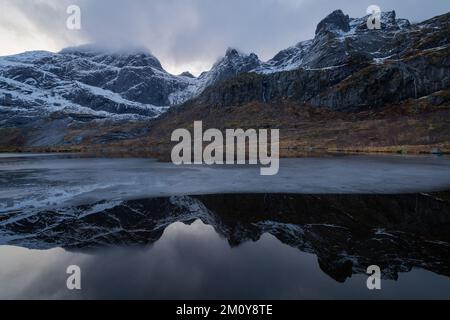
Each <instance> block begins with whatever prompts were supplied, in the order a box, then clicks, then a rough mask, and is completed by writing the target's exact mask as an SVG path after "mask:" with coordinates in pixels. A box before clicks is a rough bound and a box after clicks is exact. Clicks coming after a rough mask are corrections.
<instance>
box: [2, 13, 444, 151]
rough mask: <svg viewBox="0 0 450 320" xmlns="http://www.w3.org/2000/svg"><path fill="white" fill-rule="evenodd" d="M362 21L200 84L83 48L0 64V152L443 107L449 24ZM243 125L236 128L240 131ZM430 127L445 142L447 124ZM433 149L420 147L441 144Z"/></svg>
mask: <svg viewBox="0 0 450 320" xmlns="http://www.w3.org/2000/svg"><path fill="white" fill-rule="evenodd" d="M366 20H367V17H362V18H357V19H353V18H349V17H348V16H346V15H345V14H344V13H343V12H342V11H341V10H337V11H334V12H333V13H331V14H330V15H329V16H327V17H326V18H325V19H323V20H322V21H321V22H320V23H319V24H318V26H317V31H316V35H315V37H314V39H311V40H308V41H304V42H301V43H299V44H297V45H295V46H293V47H291V48H288V49H286V50H283V51H281V52H280V53H278V54H277V55H276V56H275V57H274V58H273V59H271V60H269V61H267V62H262V61H260V60H259V58H258V57H257V56H256V55H255V54H249V55H247V54H243V53H241V52H239V51H238V50H235V49H229V50H227V52H226V54H225V56H224V57H223V58H222V59H220V60H218V61H217V62H216V64H215V65H214V66H213V67H212V69H211V70H210V71H208V72H205V73H203V74H202V75H200V76H199V77H198V78H195V77H193V76H192V75H190V74H187V73H184V74H181V75H179V76H175V75H171V74H169V73H167V72H166V71H165V70H164V69H163V68H162V66H161V64H160V63H159V61H158V60H157V59H156V58H155V57H154V56H152V55H151V54H150V53H148V52H146V51H144V50H142V49H129V50H127V51H107V50H106V49H101V48H98V47H95V46H84V47H77V48H69V49H65V50H63V51H61V52H60V53H57V54H53V53H48V52H33V53H25V54H22V55H17V56H12V57H3V58H0V113H1V120H0V131H1V130H3V132H6V131H4V130H6V129H7V130H9V131H8V136H7V138H3V139H0V145H2V146H30V147H31V146H37V147H42V146H55V145H59V146H72V145H86V144H89V143H92V142H93V141H97V142H98V141H100V142H101V143H102V144H105V143H110V142H114V141H117V139H119V140H125V141H127V140H129V139H132V140H133V143H136V141H135V140H136V139H139V138H145V139H147V138H148V137H147V135H148V134H150V135H153V136H154V137H155V136H156V137H162V136H163V133H164V134H165V132H166V131H167V130H168V129H169V128H172V125H167V126H166V125H165V123H171V124H173V123H183V124H184V123H186V120H187V119H190V120H191V116H192V114H197V118H196V119H195V120H202V119H203V118H205V119H206V118H211V117H218V119H217V121H218V122H219V123H223V121H221V118H220V117H223V116H224V114H223V112H222V111H220V110H221V109H225V110H227V109H229V111H230V112H237V111H236V110H239V108H238V107H240V106H248V105H260V106H262V109H265V108H266V107H265V106H268V105H271V106H273V107H274V108H276V106H277V105H278V106H281V107H282V106H283V105H286V104H287V105H295V106H296V107H295V108H296V109H298V110H301V108H302V106H303V107H304V108H305V110H310V108H319V110H322V109H323V110H328V111H326V112H325V113H329V114H334V115H335V116H336V117H338V118H341V116H338V115H337V114H336V112H338V113H339V112H344V113H364V112H366V113H367V112H372V111H373V112H376V113H378V112H381V113H383V114H384V115H385V116H389V115H387V114H386V112H385V111H383V110H391V111H390V112H395V111H394V110H395V106H396V105H399V106H400V107H399V108H400V110H403V111H404V108H405V106H406V105H410V104H412V105H413V106H419V105H420V106H422V107H415V108H416V109H417V110H421V111H419V113H421V114H422V113H423V112H426V113H429V112H431V110H435V111H436V110H437V109H439V110H440V111H439V112H441V111H442V108H444V107H448V106H449V103H448V99H447V90H448V88H450V58H449V57H450V54H449V53H450V38H449V34H450V23H449V21H450V14H449V13H447V14H444V15H441V16H438V17H435V18H433V19H429V20H427V21H424V22H422V23H418V24H410V23H409V22H408V21H407V20H404V19H397V17H396V14H395V12H386V13H383V14H382V29H381V30H368V29H367V26H366ZM421 99H422V100H421ZM423 105H426V106H425V107H423ZM169 107H170V112H169V113H168V114H165V115H164V116H162V117H161V115H162V114H164V113H165V112H166V111H167V110H168V109H169ZM281 107H280V108H281ZM200 110H201V111H200ZM424 110H426V111H424ZM403 111H402V112H403ZM301 112H303V111H301ZM433 112H434V111H433ZM436 112H437V111H436ZM250 113H251V112H250ZM319 113H322V112H319ZM406 113H408V114H410V113H411V112H410V111H407V112H406ZM273 116H274V119H279V120H280V121H281V122H279V123H276V121H275V122H273V123H274V124H276V125H277V126H280V127H282V126H283V124H284V123H283V122H282V121H284V120H283V119H284V117H283V115H280V114H277V112H276V110H274V115H273ZM158 117H160V118H158ZM342 117H344V118H345V117H346V116H345V115H344V116H342ZM418 117H420V115H418ZM152 118H158V119H156V120H155V121H150V122H149V120H150V119H152ZM243 119H244V120H243V121H242V123H239V121H238V120H236V121H237V123H234V125H235V126H236V125H237V126H239V125H246V124H247V123H246V122H245V121H246V120H245V117H244V118H243ZM130 120H132V121H133V123H130ZM190 120H189V121H190ZM398 121H400V122H401V121H402V120H401V118H399V120H398ZM213 122H215V121H213ZM259 124H260V125H262V124H265V122H264V121H262V120H261V123H259ZM256 125H257V126H258V123H256ZM265 125H266V124H265ZM436 125H438V126H439V127H442V126H443V128H444V130H443V131H441V132H447V131H446V128H447V127H446V125H445V124H442V123H439V124H436ZM258 127H259V126H258ZM432 127H433V126H432ZM1 128H3V129H1ZM112 128H115V129H112ZM155 128H160V130H161V132H159V131H156V132H155V130H156V129H155ZM49 130H50V131H49ZM397 134H398V133H397ZM425 134H426V135H427V136H431V137H432V135H431V133H429V134H427V133H426V132H425ZM49 135H51V136H52V137H53V138H51V139H49V138H44V137H46V136H49ZM8 137H9V138H8ZM439 137H440V138H439V139H437V140H436V139H429V141H430V142H429V143H430V144H431V143H436V142H437V141H439V144H442V143H444V144H445V143H446V142H445V139H442V136H441V135H439ZM164 139H166V137H165V135H164ZM156 140H157V139H156ZM399 140H401V139H399ZM431 141H434V142H431ZM407 142H408V144H411V143H412V144H419V143H420V144H424V143H423V141H414V139H413V138H411V139H408V141H407ZM129 143H131V142H129ZM426 144H427V143H425V145H426ZM384 145H386V143H385V144H384Z"/></svg>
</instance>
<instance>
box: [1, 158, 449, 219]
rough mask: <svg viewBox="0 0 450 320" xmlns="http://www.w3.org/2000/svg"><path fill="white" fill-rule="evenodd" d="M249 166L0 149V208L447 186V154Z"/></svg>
mask: <svg viewBox="0 0 450 320" xmlns="http://www.w3.org/2000/svg"><path fill="white" fill-rule="evenodd" d="M259 172H260V171H259V167H256V166H225V165H224V166H212V167H211V166H175V165H173V164H171V163H160V162H156V161H153V160H150V159H107V158H93V159H91V158H83V157H77V156H74V155H23V154H3V155H1V156H0V182H1V185H2V187H1V189H0V213H1V212H7V211H11V210H23V209H26V208H27V209H42V208H46V207H54V206H56V207H59V206H73V205H80V204H88V203H95V202H98V201H102V200H107V201H115V200H116V201H119V200H130V199H142V198H148V197H163V196H173V195H200V194H228V193H303V194H354V193H357V194H364V193H377V194H396V193H418V192H431V191H442V190H448V189H450V159H449V158H448V157H433V156H423V157H413V156H340V157H329V158H302V159H282V160H281V162H280V172H279V174H278V175H276V176H261V175H260V174H259Z"/></svg>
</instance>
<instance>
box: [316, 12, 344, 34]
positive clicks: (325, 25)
mask: <svg viewBox="0 0 450 320" xmlns="http://www.w3.org/2000/svg"><path fill="white" fill-rule="evenodd" d="M335 30H340V31H344V32H348V31H349V30H350V17H349V16H348V15H345V14H344V13H343V12H342V10H335V11H333V12H332V13H330V14H329V15H328V16H326V17H325V18H324V19H323V20H322V21H320V22H319V24H318V25H317V29H316V35H317V34H319V33H321V32H327V31H335Z"/></svg>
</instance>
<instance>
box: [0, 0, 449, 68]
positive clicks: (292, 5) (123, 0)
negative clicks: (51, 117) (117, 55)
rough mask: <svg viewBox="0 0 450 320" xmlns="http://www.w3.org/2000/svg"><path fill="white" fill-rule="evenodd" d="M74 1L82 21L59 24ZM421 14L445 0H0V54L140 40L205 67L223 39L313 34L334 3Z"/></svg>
mask: <svg viewBox="0 0 450 320" xmlns="http://www.w3.org/2000/svg"><path fill="white" fill-rule="evenodd" d="M70 4H76V5H78V6H80V8H81V13H82V17H81V18H82V19H81V21H82V28H81V30H79V31H71V30H68V29H67V28H66V20H67V17H68V14H67V13H66V9H67V6H68V5H70ZM372 4H376V5H378V6H380V7H381V9H382V10H383V11H389V10H396V11H397V16H398V17H401V18H408V19H410V20H411V21H413V22H415V21H421V20H424V19H427V18H431V17H433V16H435V15H438V14H443V13H446V12H449V11H450V1H449V0H369V1H366V0H347V1H343V0H332V1H330V0H0V55H8V54H14V53H19V52H23V51H30V50H48V51H55V52H56V51H59V50H60V49H62V48H64V47H67V46H72V45H79V44H83V43H89V42H108V43H110V44H114V45H130V44H133V45H139V46H145V47H147V48H149V49H150V50H151V52H152V53H153V54H154V55H155V56H157V57H158V59H160V60H161V62H162V64H163V66H164V67H165V68H166V69H167V70H168V71H169V72H172V73H181V72H182V71H185V70H189V71H191V72H193V73H195V74H199V73H200V72H201V71H203V70H207V69H209V68H210V67H211V65H212V64H213V63H214V62H215V61H216V60H217V59H218V58H219V57H220V56H222V55H223V54H224V52H225V50H226V49H227V48H228V47H235V48H238V49H240V50H242V51H244V52H255V53H256V54H258V56H259V57H260V58H261V59H263V60H267V59H270V58H271V57H273V56H274V55H275V54H276V53H277V52H278V51H280V50H281V49H284V48H286V47H289V46H291V45H293V44H295V43H297V42H299V41H301V40H307V39H310V38H312V37H313V36H314V31H315V28H316V25H317V23H318V22H319V21H320V20H321V19H322V18H324V17H325V16H326V15H327V14H329V13H330V12H332V11H333V10H335V9H342V10H343V11H344V12H345V13H347V14H349V15H350V16H351V17H361V16H364V15H365V14H366V8H367V7H368V6H369V5H372Z"/></svg>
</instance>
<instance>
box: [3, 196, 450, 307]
mask: <svg viewBox="0 0 450 320" xmlns="http://www.w3.org/2000/svg"><path fill="white" fill-rule="evenodd" d="M446 198H448V195H447V194H446V193H441V194H433V195H426V194H414V195H408V194H406V195H294V194H239V195H238V194H236V195H205V196H192V197H189V196H174V197H169V198H150V199H142V200H134V201H119V202H101V203H97V204H94V205H86V206H79V207H74V208H65V209H58V210H54V211H43V212H40V213H39V214H33V215H31V216H26V215H19V214H18V213H17V212H16V213H10V215H4V216H2V217H1V221H0V239H1V242H0V244H2V245H8V246H16V247H26V248H31V249H52V248H64V249H66V251H63V252H62V253H61V252H59V251H58V250H61V249H53V250H50V251H43V252H40V254H42V255H45V254H49V255H51V254H50V253H51V252H55V250H57V251H58V252H59V253H60V255H62V256H64V255H68V257H69V258H68V259H69V260H73V259H75V260H77V258H80V257H84V258H83V259H81V260H82V261H81V262H80V261H79V262H77V263H79V264H80V265H81V266H82V268H83V264H84V263H86V264H88V265H89V262H88V261H91V263H90V266H84V267H85V268H86V269H87V270H91V272H89V271H85V272H84V277H87V278H90V280H89V281H91V284H92V285H93V284H94V283H97V282H98V281H100V282H102V285H101V288H102V289H101V290H100V289H99V288H96V289H93V288H91V289H92V290H91V291H89V292H90V293H88V290H85V291H84V294H85V295H87V296H89V297H91V298H98V297H102V298H104V297H113V298H114V297H121V298H123V297H124V296H123V295H122V294H124V293H125V292H127V290H126V288H122V289H123V290H117V288H121V287H123V286H124V284H122V285H117V283H116V282H117V281H118V282H125V283H127V285H125V286H126V287H127V288H128V289H130V288H129V287H128V286H130V285H131V284H132V283H134V284H135V285H136V286H137V287H134V288H135V289H134V290H133V291H132V292H128V293H127V294H126V296H125V297H140V298H183V297H184V298H195V297H203V298H208V296H205V294H206V293H208V294H210V296H209V297H210V298H216V297H220V298H226V297H228V298H236V297H237V298H268V297H269V298H274V297H275V298H276V297H285V298H301V297H303V298H311V297H316V298H327V297H328V298H329V297H331V296H333V295H337V296H334V297H335V298H342V297H363V296H366V295H368V294H369V293H368V292H365V291H368V290H367V288H366V286H365V279H367V275H366V269H367V267H368V266H370V265H373V264H375V265H378V266H380V267H381V269H382V272H383V279H384V280H399V274H403V273H411V275H417V274H418V273H420V274H422V273H423V274H426V275H422V276H420V279H419V278H418V277H417V276H414V278H415V279H418V280H419V282H421V283H422V282H424V281H426V279H428V278H432V279H431V280H429V281H428V284H431V283H433V279H435V277H438V278H439V281H437V280H436V279H435V280H436V284H433V286H434V288H437V289H436V290H434V289H433V290H434V291H433V292H432V293H431V292H425V293H424V292H421V293H420V294H422V295H424V296H422V297H431V296H434V297H441V298H442V297H446V298H450V278H449V277H450V247H449V243H450V201H447V200H445V199H446ZM18 217H20V218H18ZM191 224H192V225H191ZM189 225H191V226H189ZM205 230H206V231H205ZM227 242H228V243H227ZM168 243H169V244H170V243H171V245H168ZM148 245H151V246H150V247H148ZM130 247H131V248H130ZM0 248H1V250H0V257H2V261H7V260H8V261H9V262H8V263H9V264H11V265H14V263H19V262H14V261H15V260H17V259H8V252H11V251H14V250H13V249H12V247H6V246H4V247H0ZM5 250H6V251H5ZM15 250H16V251H17V250H21V249H19V248H15ZM163 251H164V252H163ZM27 252H28V253H27V256H29V255H31V256H32V255H35V254H36V255H39V254H38V253H36V251H27ZM127 252H128V253H129V254H127ZM130 252H133V254H131V253H130ZM158 252H159V253H158ZM16 254H18V253H17V252H16ZM152 256H153V258H154V259H151V258H150V257H152ZM315 256H316V257H317V258H315ZM100 257H101V259H100ZM113 258H114V259H113ZM30 259H31V258H30ZM141 259H142V260H143V261H146V263H143V261H141ZM35 260H36V259H35ZM39 260H40V259H39ZM19 261H20V259H19ZM83 261H85V262H84V263H83ZM93 261H95V264H94V263H93ZM8 263H6V264H5V265H4V266H6V273H7V272H8V267H7V265H8ZM298 263H300V265H301V266H298V269H296V268H297V267H295V266H296V264H298ZM138 265H140V266H141V269H140V270H137V269H139V268H137V266H138ZM126 266H127V267H126ZM130 267H131V270H132V271H131V270H130ZM318 267H320V270H321V272H320V274H319V272H317V270H319V268H318ZM136 268H137V269H136ZM272 268H275V269H277V270H272ZM278 269H280V270H278ZM306 269H307V270H309V271H306ZM83 270H84V269H83ZM105 270H106V271H105ZM120 270H122V272H120ZM125 270H127V271H125ZM271 270H272V271H273V272H282V274H274V273H273V272H272V271H271ZM425 270H426V271H431V272H432V273H429V272H426V271H425ZM94 271H95V272H94ZM411 271H412V272H411ZM115 272H116V273H117V274H122V275H123V274H124V273H125V274H126V275H124V277H125V279H122V280H114V281H113V282H111V281H112V280H111V279H117V278H115V276H114V275H113V274H115ZM128 272H131V273H128ZM86 273H88V275H86ZM159 273H161V274H159ZM209 273H212V274H215V273H217V274H220V275H221V276H222V277H224V278H223V279H222V280H223V281H226V279H227V278H229V280H230V281H231V283H234V284H235V285H237V283H238V282H236V281H237V279H241V280H240V281H242V283H243V284H244V283H246V284H247V285H249V284H248V282H249V281H250V282H252V283H253V284H252V285H253V286H254V288H255V290H243V289H242V288H241V285H239V288H237V287H230V285H231V284H226V285H224V284H222V285H221V287H220V286H219V287H215V289H214V290H213V289H212V287H211V286H210V284H212V283H214V282H215V281H213V282H211V281H212V280H211V279H209V278H208V277H209V276H208V274H209ZM94 274H95V277H94ZM138 275H139V276H138ZM325 275H326V276H325ZM60 276H61V277H62V280H61V281H62V282H61V283H63V284H65V280H64V279H65V278H64V277H65V276H66V275H65V270H64V269H61V270H60ZM323 276H325V278H326V279H328V280H324V279H323V278H322V277H323ZM141 277H143V279H152V280H151V287H152V288H153V289H152V290H150V288H147V287H145V288H146V289H145V288H142V287H140V286H139V283H141V281H143V282H142V283H145V281H144V280H142V279H141ZM180 277H181V278H180ZM308 277H312V279H305V278H308ZM405 277H406V276H405ZM94 278H95V279H94ZM400 278H402V277H401V276H400ZM107 279H109V281H110V282H108V280H107ZM127 279H128V280H127ZM129 279H132V280H130V281H129ZM133 279H134V280H133ZM139 279H141V280H139ZM155 279H165V280H164V281H165V283H162V282H161V281H162V280H161V281H158V280H155ZM168 279H173V281H172V280H170V281H169V280H168ZM208 279H209V280H208ZM281 279H284V280H281ZM289 279H290V280H294V279H297V280H298V281H299V283H298V287H296V289H293V288H292V285H287V284H284V285H286V288H285V289H283V288H284V287H283V283H284V282H290V280H289ZM314 279H315V280H314ZM318 279H321V280H318ZM355 279H359V280H358V286H360V287H361V288H359V287H358V289H354V288H353V289H352V290H343V289H344V288H346V287H348V285H349V284H350V285H351V284H355V281H356V280H355ZM288 280H289V281H288ZM400 280H401V279H400ZM10 281H11V279H10ZM85 281H86V286H88V287H89V284H88V283H89V282H88V281H87V280H86V279H85ZM164 281H163V282H164ZM196 281H198V282H196ZM204 281H206V282H204ZM208 281H210V282H208ZM258 281H262V282H267V283H272V285H273V286H274V288H273V291H264V290H269V289H268V288H266V289H264V290H263V289H262V288H261V284H258V283H257V282H258ZM305 281H306V282H305ZM314 281H319V282H320V281H322V282H323V281H325V282H327V281H329V282H327V283H328V285H327V286H326V287H325V288H322V289H321V290H320V291H319V292H318V291H317V290H316V289H317V288H316V287H315V285H314ZM5 282H8V280H7V279H6V277H5V274H3V275H2V274H1V273H0V284H1V283H5ZM274 282H276V283H278V282H280V286H277V285H274V284H273V283H274ZM397 282H398V283H401V282H402V281H393V282H391V281H390V282H389V283H397ZM19 283H20V282H19ZM105 283H109V285H107V286H106V284H105ZM308 283H309V284H308ZM339 283H343V284H342V285H341V286H343V287H342V288H341V289H339V290H338V289H336V291H335V292H334V291H333V290H332V289H331V288H335V286H336V285H339ZM208 284H209V285H208ZM10 285H11V286H12V284H10ZM149 285H150V284H149ZM216 285H218V284H217V283H216ZM317 285H318V284H317ZM408 285H409V286H411V285H413V284H411V283H409V284H408ZM105 286H106V287H105ZM114 286H118V287H116V289H113V287H114ZM352 286H353V285H352ZM37 287H40V286H39V285H38V286H37ZM177 287H178V288H179V290H178V291H177V290H174V288H177ZM393 287H395V286H393ZM136 288H137V289H136ZM139 288H140V289H139ZM257 288H260V289H261V290H263V291H261V290H259V291H258V290H256V289H257ZM315 288H316V289H315ZM439 288H440V289H439ZM55 290H56V289H55ZM61 290H62V289H61ZM98 290H100V291H98ZM340 290H343V291H342V292H340ZM361 290H362V291H363V292H365V293H361V292H360V291H361ZM420 290H423V288H422V289H420ZM1 291H2V293H1V294H5V292H3V290H1ZM56 292H59V291H58V290H56ZM392 292H394V291H386V290H385V291H383V290H382V291H381V293H378V295H380V297H381V296H383V297H385V296H384V295H389V293H392ZM403 293H404V294H407V290H406V291H404V292H403ZM66 294H68V293H66ZM361 294H362V296H361ZM409 294H412V297H414V294H413V292H410V293H409ZM60 295H63V296H64V294H62V293H59V294H57V297H59V296H60ZM91 295H92V296H91ZM373 295H374V297H378V296H377V293H373ZM369 297H370V296H369ZM395 297H398V296H394V298H395Z"/></svg>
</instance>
